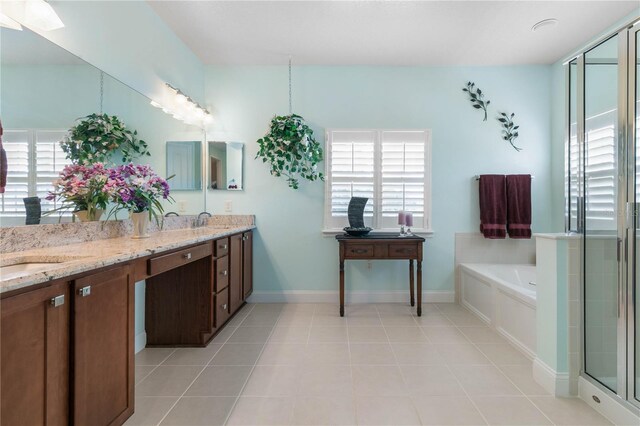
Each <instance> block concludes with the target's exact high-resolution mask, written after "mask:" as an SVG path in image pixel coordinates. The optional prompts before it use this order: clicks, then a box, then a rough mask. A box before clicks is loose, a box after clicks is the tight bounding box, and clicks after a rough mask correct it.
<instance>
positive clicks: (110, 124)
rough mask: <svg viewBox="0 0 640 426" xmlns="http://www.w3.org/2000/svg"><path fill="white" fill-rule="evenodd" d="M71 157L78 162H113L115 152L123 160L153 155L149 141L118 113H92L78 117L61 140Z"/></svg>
mask: <svg viewBox="0 0 640 426" xmlns="http://www.w3.org/2000/svg"><path fill="white" fill-rule="evenodd" d="M60 146H61V147H62V150H63V151H64V152H65V154H66V155H67V158H68V159H70V160H71V161H72V162H74V163H77V164H92V163H96V162H103V163H106V162H109V161H111V159H112V157H113V155H114V154H115V153H119V154H121V155H122V162H123V163H126V162H130V161H131V160H133V159H134V158H137V157H141V156H149V155H150V153H149V150H148V145H147V143H146V142H145V141H143V140H142V139H139V138H138V132H137V131H136V130H134V131H131V130H129V129H127V128H126V126H125V125H124V123H123V122H122V121H120V119H119V118H118V117H116V116H115V115H108V114H91V115H88V116H86V117H84V118H82V119H80V120H79V121H78V123H77V124H76V125H75V126H73V127H72V128H71V129H69V133H67V135H66V136H65V137H64V139H63V140H62V141H61V142H60Z"/></svg>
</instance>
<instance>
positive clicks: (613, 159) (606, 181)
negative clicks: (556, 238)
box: [566, 21, 640, 407]
mask: <svg viewBox="0 0 640 426" xmlns="http://www.w3.org/2000/svg"><path fill="white" fill-rule="evenodd" d="M566 73H567V82H568V84H567V89H568V103H567V117H568V126H567V136H568V143H567V159H568V161H567V177H568V179H567V187H566V188H567V200H568V202H567V206H566V224H567V229H568V230H571V231H578V232H580V233H581V234H582V236H583V238H582V244H583V245H582V271H581V273H582V301H583V306H582V313H583V318H582V330H583V336H582V337H583V339H582V344H583V354H584V357H583V360H582V361H583V362H582V375H583V376H584V377H585V378H586V379H587V380H590V381H591V382H593V383H595V384H597V385H598V386H599V387H601V388H603V389H606V390H608V392H609V393H610V394H612V395H615V396H616V397H617V398H619V399H620V400H621V401H622V402H623V403H625V404H632V405H634V406H636V407H640V314H639V313H638V312H637V307H638V306H639V302H640V300H639V298H640V245H639V244H638V242H639V241H640V240H639V239H640V217H639V216H640V215H639V212H640V204H639V203H640V132H639V131H638V130H639V129H640V84H639V83H640V21H638V22H635V23H632V24H630V25H628V26H625V27H624V28H622V29H620V30H619V31H618V32H616V33H613V34H611V35H609V36H608V37H606V38H603V39H602V40H599V41H598V42H597V43H595V44H593V45H591V46H589V47H587V48H585V49H584V50H582V51H581V52H579V53H578V54H577V55H576V56H575V57H574V58H573V59H572V60H570V61H569V62H568V63H567V65H566Z"/></svg>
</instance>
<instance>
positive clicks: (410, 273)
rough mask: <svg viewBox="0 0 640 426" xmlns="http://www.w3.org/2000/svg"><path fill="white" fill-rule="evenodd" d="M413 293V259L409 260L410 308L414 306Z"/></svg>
mask: <svg viewBox="0 0 640 426" xmlns="http://www.w3.org/2000/svg"><path fill="white" fill-rule="evenodd" d="M413 293H414V292H413V259H409V294H410V295H411V306H414V305H415V301H414V296H413Z"/></svg>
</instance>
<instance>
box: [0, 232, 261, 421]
mask: <svg viewBox="0 0 640 426" xmlns="http://www.w3.org/2000/svg"><path fill="white" fill-rule="evenodd" d="M253 228H254V226H253V225H252V224H251V225H245V226H232V227H225V228H217V227H203V228H196V229H177V230H172V231H163V232H159V233H156V234H152V235H151V237H150V238H148V239H143V240H132V239H131V238H130V237H126V236H125V237H119V238H110V239H105V240H95V241H87V242H83V243H77V244H71V245H66V246H62V247H60V246H58V247H50V248H40V249H34V250H27V251H21V252H16V253H3V256H2V262H3V263H2V264H3V265H6V264H7V262H8V261H9V262H10V261H11V260H12V258H13V259H14V260H16V259H19V260H21V261H22V262H23V264H27V263H29V262H33V261H34V260H38V261H41V262H42V263H46V260H47V256H49V259H50V260H53V259H56V256H58V257H59V255H58V253H59V252H60V251H61V250H64V252H65V254H66V255H69V259H73V260H69V261H66V262H64V261H62V262H56V263H52V264H51V266H50V268H49V269H48V270H45V271H35V272H33V273H28V274H23V275H21V276H19V277H16V278H8V279H2V281H0V290H1V292H2V293H1V294H0V298H1V305H0V315H1V318H0V324H1V335H0V340H1V341H0V346H1V349H0V350H1V355H0V360H1V366H0V367H1V373H2V374H1V382H0V388H1V389H2V394H1V407H0V413H1V414H0V423H1V424H3V425H14V424H33V425H35V424H47V425H57V424H76V425H119V424H122V423H124V422H125V420H126V419H127V418H128V417H130V416H131V415H132V414H133V411H134V383H135V381H134V305H135V300H134V294H135V292H134V285H135V282H136V281H140V280H146V318H145V320H146V329H147V336H148V344H149V345H152V346H206V345H207V343H208V342H209V341H210V340H211V339H212V338H213V337H214V336H215V335H216V333H217V332H219V331H220V330H221V329H222V327H224V325H225V323H226V322H227V321H228V320H229V318H231V317H232V316H233V315H234V313H235V312H236V311H237V310H238V309H239V308H240V307H241V306H242V305H243V304H244V303H245V300H246V298H247V297H248V296H249V295H250V294H251V292H252V289H253V287H252V277H253V273H252V258H253V256H252V241H253V238H252V237H253V235H252V229H253ZM76 254H77V255H78V256H72V255H76ZM58 260H59V259H58Z"/></svg>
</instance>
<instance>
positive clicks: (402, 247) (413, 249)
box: [389, 244, 418, 259]
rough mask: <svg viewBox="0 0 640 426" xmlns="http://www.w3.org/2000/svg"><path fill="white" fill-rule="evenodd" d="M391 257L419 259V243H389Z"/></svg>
mask: <svg viewBox="0 0 640 426" xmlns="http://www.w3.org/2000/svg"><path fill="white" fill-rule="evenodd" d="M389 257H391V258H399V259H409V258H411V259H417V258H418V245H417V244H389Z"/></svg>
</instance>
